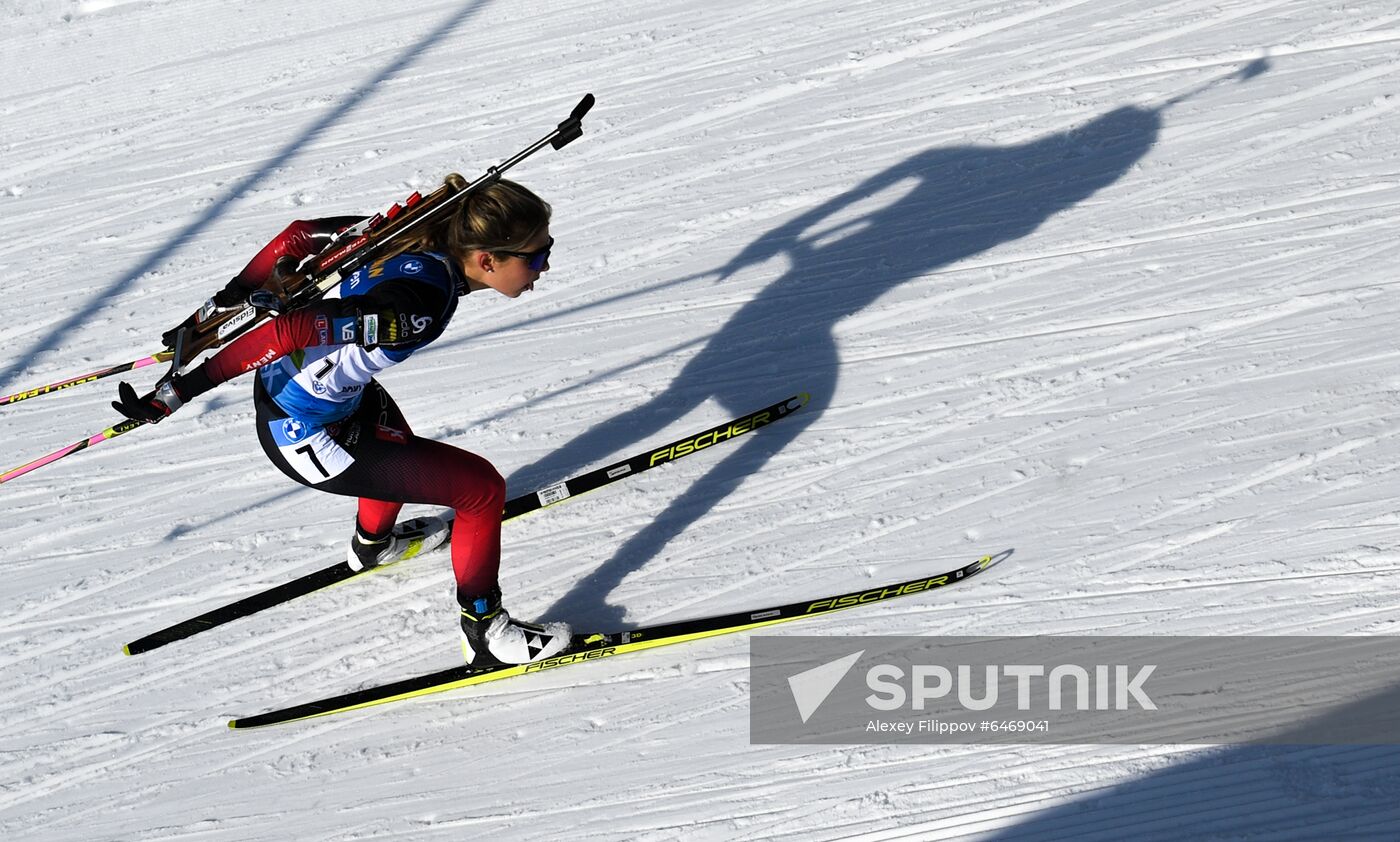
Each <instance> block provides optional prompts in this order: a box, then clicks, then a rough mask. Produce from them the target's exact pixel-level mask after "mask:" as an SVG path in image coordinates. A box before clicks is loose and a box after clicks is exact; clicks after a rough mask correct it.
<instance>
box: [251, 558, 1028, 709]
mask: <svg viewBox="0 0 1400 842" xmlns="http://www.w3.org/2000/svg"><path fill="white" fill-rule="evenodd" d="M1009 555H1011V551H1010V550H1007V551H1004V552H1002V553H1001V554H999V555H997V556H983V557H982V558H979V559H978V560H977V561H974V562H973V563H972V564H969V565H966V566H964V567H959V568H957V569H956V570H950V571H948V572H947V573H942V574H940V575H937V576H925V577H921V578H918V579H911V580H909V581H907V582H897V583H895V584H892V585H882V586H879V587H874V588H866V589H864V590H859V591H853V592H851V593H844V594H837V595H835V596H828V597H822V598H820V599H816V600H806V601H803V602H794V603H792V604H790V605H778V606H774V607H772V608H764V609H761V610H758V611H746V612H741V613H738V614H725V615H722V616H718V617H703V618H700V619H695V620H682V621H680V622H676V623H661V624H658V625H654V626H646V627H643V628H640V629H632V630H631V631H623V632H614V633H612V634H588V635H578V634H576V635H574V637H573V642H572V643H571V644H570V645H569V648H568V649H566V650H565V651H564V652H563V653H562V654H559V655H556V656H554V657H553V658H548V659H546V660H544V661H540V662H539V663H535V664H525V665H521V666H498V667H472V666H467V665H463V666H458V667H453V668H451V669H445V670H439V671H438V672H431V673H427V674H424V675H420V676H416V677H414V678H408V679H404V680H402V681H394V682H390V683H388V684H381V685H378V686H375V687H366V688H364V689H362V690H356V691H354V692H351V693H345V694H343V695H340V696H332V697H330V698H327V699H321V700H319V701H315V702H307V703H305V704H300V705H293V706H291V707H286V708H282V709H280V710H274V711H269V712H268V713H263V714H259V715H257V716H246V717H242V718H239V719H233V720H230V721H229V723H228V726H229V727H230V728H259V727H262V726H265V725H278V724H281V723H283V722H295V721H297V720H300V719H311V718H313V717H317V716H327V715H329V714H333V713H342V712H344V711H350V710H358V709H360V708H367V707H372V706H374V705H382V704H385V703H386V702H394V701H399V700H401V699H411V698H414V697H417V696H427V695H430V694H433V693H441V692H444V691H446V690H455V689H457V688H459V687H469V686H471V685H473V684H484V683H486V682H488V681H499V680H501V679H504V678H513V677H515V676H518V675H526V674H528V673H533V672H542V671H544V670H548V669H557V668H559V667H566V666H570V665H572V664H579V663H583V662H585V661H596V660H600V659H602V658H611V657H613V656H614V655H622V654H625V653H628V652H639V651H641V650H643V649H651V648H654V647H657V646H667V645H669V644H672V643H682V642H684V641H688V640H700V639H702V638H706V637H715V636H718V635H722V634H731V633H733V632H740V631H748V630H751V629H757V628H762V627H764V626H771V625H775V624H777V623H786V622H788V621H790V620H799V619H801V618H803V617H815V616H819V615H822V614H830V613H832V612H833V611H841V610H843V609H846V608H855V607H857V606H860V605H871V604H873V603H876V602H883V601H885V600H889V599H894V598H896V597H901V596H908V595H910V594H916V593H923V592H924V591H929V590H933V589H935V588H942V587H946V586H948V585H953V584H956V583H958V582H961V581H963V580H965V579H967V578H968V577H970V576H975V575H976V574H978V573H981V572H982V571H983V570H986V569H987V568H988V567H990V566H992V564H994V563H996V562H997V561H1000V560H1002V559H1004V558H1006V557H1007V556H1009Z"/></svg>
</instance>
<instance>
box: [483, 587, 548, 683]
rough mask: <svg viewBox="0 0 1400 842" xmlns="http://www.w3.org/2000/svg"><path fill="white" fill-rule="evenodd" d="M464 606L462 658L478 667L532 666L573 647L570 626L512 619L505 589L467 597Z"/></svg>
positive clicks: (494, 588) (496, 588)
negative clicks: (504, 602) (504, 597)
mask: <svg viewBox="0 0 1400 842" xmlns="http://www.w3.org/2000/svg"><path fill="white" fill-rule="evenodd" d="M457 601H458V602H459V603H460V604H461V606H462V657H463V658H466V660H467V663H468V664H470V665H472V666H474V667H491V666H500V665H504V664H532V663H535V662H536V661H543V660H544V659H546V658H552V657H554V656H555V655H558V654H559V653H560V652H562V651H563V650H564V648H565V647H566V646H568V645H569V626H568V624H567V623H546V624H544V625H542V626H539V625H535V624H533V623H522V622H520V621H519V620H513V619H511V616H510V613H509V612H507V611H506V610H505V609H504V608H502V607H501V589H500V588H499V587H493V588H491V590H489V591H487V592H486V593H485V594H483V595H481V596H476V597H467V596H464V595H462V594H461V593H458V594H457Z"/></svg>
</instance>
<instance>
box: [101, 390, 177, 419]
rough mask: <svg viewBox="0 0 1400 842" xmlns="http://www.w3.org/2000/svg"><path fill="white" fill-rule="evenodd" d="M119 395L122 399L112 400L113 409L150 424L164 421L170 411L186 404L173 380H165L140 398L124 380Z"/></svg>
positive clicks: (118, 391)
mask: <svg viewBox="0 0 1400 842" xmlns="http://www.w3.org/2000/svg"><path fill="white" fill-rule="evenodd" d="M117 395H118V396H119V397H120V398H121V399H120V400H115V401H112V408H113V409H115V410H116V411H117V412H120V413H121V414H122V415H125V416H126V417H127V418H130V419H131V420H132V421H145V422H147V423H149V424H157V423H159V422H161V421H164V420H165V418H166V417H167V416H168V415H170V413H172V412H174V411H175V410H177V409H179V408H180V407H182V406H184V405H185V399H184V397H182V396H181V395H180V391H179V389H178V388H176V386H175V383H174V382H173V381H171V380H167V381H164V382H163V383H161V384H160V385H159V386H157V387H156V388H155V390H154V391H152V392H150V393H148V394H146V395H142V396H141V397H139V398H138V397H137V396H136V390H135V389H133V388H131V384H130V383H125V382H124V383H122V384H121V385H120V386H118V387H117Z"/></svg>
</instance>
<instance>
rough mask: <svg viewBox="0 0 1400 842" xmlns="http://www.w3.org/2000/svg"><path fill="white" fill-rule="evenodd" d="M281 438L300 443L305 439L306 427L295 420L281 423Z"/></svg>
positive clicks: (291, 419) (289, 419) (290, 419)
mask: <svg viewBox="0 0 1400 842" xmlns="http://www.w3.org/2000/svg"><path fill="white" fill-rule="evenodd" d="M282 436H283V438H285V439H286V440H287V441H290V442H296V441H301V440H302V439H303V438H305V437H306V425H305V424H303V423H302V422H300V421H298V420H296V419H295V418H288V419H287V420H285V421H283V422H282Z"/></svg>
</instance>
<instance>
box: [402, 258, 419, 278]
mask: <svg viewBox="0 0 1400 842" xmlns="http://www.w3.org/2000/svg"><path fill="white" fill-rule="evenodd" d="M403 271H404V274H405V275H417V274H418V273H419V272H422V271H423V261H421V260H405V261H404V262H403Z"/></svg>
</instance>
